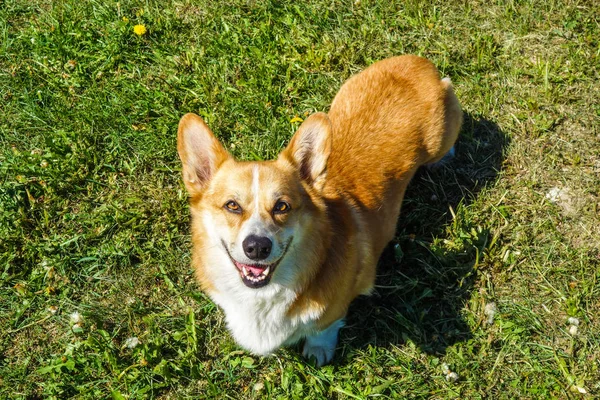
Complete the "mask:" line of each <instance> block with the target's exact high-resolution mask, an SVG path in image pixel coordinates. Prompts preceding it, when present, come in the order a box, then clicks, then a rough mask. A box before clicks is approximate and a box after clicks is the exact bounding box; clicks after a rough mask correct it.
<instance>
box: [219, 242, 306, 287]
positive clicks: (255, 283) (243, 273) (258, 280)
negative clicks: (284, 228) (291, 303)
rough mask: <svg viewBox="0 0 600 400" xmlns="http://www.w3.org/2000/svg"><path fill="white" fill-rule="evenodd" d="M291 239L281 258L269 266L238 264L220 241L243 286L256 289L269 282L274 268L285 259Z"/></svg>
mask: <svg viewBox="0 0 600 400" xmlns="http://www.w3.org/2000/svg"><path fill="white" fill-rule="evenodd" d="M292 239H294V238H293V237H291V238H290V239H289V240H288V242H287V244H286V245H285V248H284V249H283V253H282V254H281V257H279V259H278V260H277V261H275V262H273V263H271V264H244V263H241V262H238V261H236V260H235V259H234V258H233V257H232V256H231V253H230V252H229V249H228V248H227V245H226V244H225V241H224V240H221V243H222V244H223V247H224V248H225V251H226V252H227V255H228V256H229V259H230V260H231V262H232V263H233V265H235V267H236V268H237V270H238V271H239V272H240V277H241V278H242V282H244V285H246V286H248V287H249V288H252V289H258V288H261V287H263V286H266V285H267V284H268V283H269V282H270V281H271V277H272V276H273V272H275V268H277V265H279V263H280V262H281V260H282V259H283V258H284V257H285V254H286V253H287V250H288V248H289V247H290V244H291V243H292Z"/></svg>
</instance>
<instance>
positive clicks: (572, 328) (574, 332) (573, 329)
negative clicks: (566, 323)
mask: <svg viewBox="0 0 600 400" xmlns="http://www.w3.org/2000/svg"><path fill="white" fill-rule="evenodd" d="M578 330H579V328H577V325H571V326H570V327H569V334H570V335H571V336H576V335H577V331H578Z"/></svg>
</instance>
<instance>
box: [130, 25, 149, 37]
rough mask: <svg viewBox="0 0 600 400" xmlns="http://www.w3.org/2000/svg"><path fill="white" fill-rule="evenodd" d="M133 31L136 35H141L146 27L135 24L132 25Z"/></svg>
mask: <svg viewBox="0 0 600 400" xmlns="http://www.w3.org/2000/svg"><path fill="white" fill-rule="evenodd" d="M133 33H135V34H136V35H138V36H142V35H143V34H145V33H146V27H145V26H144V25H136V26H134V27H133Z"/></svg>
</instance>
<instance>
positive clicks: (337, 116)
mask: <svg viewBox="0 0 600 400" xmlns="http://www.w3.org/2000/svg"><path fill="white" fill-rule="evenodd" d="M461 123H462V111H461V108H460V105H459V102H458V100H457V98H456V96H455V94H454V91H453V89H452V85H451V82H450V80H449V79H447V78H445V79H441V80H440V77H439V73H438V71H437V70H436V68H435V67H434V65H433V64H432V63H431V62H429V61H427V60H426V59H424V58H421V57H417V56H410V55H407V56H400V57H394V58H390V59H386V60H383V61H379V62H377V63H375V64H373V65H371V66H370V67H368V68H366V69H365V70H364V71H362V72H361V73H359V74H357V75H355V76H354V77H352V78H350V79H349V80H348V81H347V82H346V83H345V84H344V85H343V86H342V88H341V89H340V91H339V93H338V94H337V95H336V97H335V99H334V100H333V103H332V105H331V108H330V110H329V113H328V114H325V113H316V114H313V115H312V116H310V117H309V118H307V119H306V120H305V121H304V122H303V123H302V124H301V126H300V127H299V129H298V131H297V132H296V133H295V134H294V136H293V137H292V139H291V141H290V143H289V145H288V146H287V147H286V148H285V149H284V150H283V151H282V152H281V154H280V155H279V156H278V158H277V159H276V160H273V161H262V162H239V161H236V160H235V159H234V158H233V157H232V156H231V155H230V154H229V153H228V152H227V151H226V150H225V148H224V147H223V146H222V145H221V144H220V143H219V141H218V140H217V139H216V138H215V136H214V135H213V133H212V132H211V130H210V129H209V128H208V126H207V125H206V124H205V123H204V121H203V120H202V119H201V118H200V117H199V116H197V115H195V114H186V115H184V116H183V117H182V118H181V121H180V122H179V128H178V144H177V149H178V152H179V156H180V158H181V161H182V173H183V180H184V183H185V186H186V188H187V191H188V192H189V197H190V199H189V201H190V211H191V217H192V218H191V230H192V245H193V251H192V267H193V268H194V270H195V275H196V278H197V280H198V282H199V284H200V286H201V288H202V290H204V291H205V293H207V294H208V295H209V296H210V297H211V298H212V300H213V301H214V302H215V303H216V304H217V305H218V306H220V307H221V308H222V309H223V311H224V313H225V319H226V322H227V326H228V329H229V330H230V332H231V334H232V335H233V337H234V339H235V340H236V342H237V343H238V344H239V345H240V346H241V347H243V348H245V349H247V350H248V351H250V352H253V353H256V354H259V355H268V354H271V353H273V352H274V351H275V350H276V349H278V348H279V347H281V346H285V345H290V344H293V343H295V342H298V341H300V340H302V339H305V342H304V349H303V354H304V356H305V357H307V358H314V360H315V361H316V364H317V365H318V366H321V365H323V364H326V363H329V362H330V361H331V360H332V358H333V355H334V351H335V348H336V345H337V339H338V331H339V329H340V328H341V327H342V326H343V325H344V317H345V315H346V312H347V310H348V306H349V305H350V302H351V301H352V300H353V299H354V298H355V297H357V296H358V295H361V294H365V295H366V294H369V293H370V292H371V291H372V290H373V286H374V282H375V269H376V266H377V262H378V260H379V257H380V255H381V253H382V251H383V250H384V248H385V247H386V245H387V244H388V242H390V240H392V239H393V238H394V234H395V230H396V222H397V219H398V216H399V213H400V205H401V203H402V198H403V196H404V192H405V191H406V187H407V185H408V183H409V182H410V180H411V178H412V176H413V175H414V174H415V172H416V171H417V169H418V168H419V167H420V166H421V165H423V164H430V163H435V162H437V161H439V160H441V159H442V157H444V155H445V154H446V153H448V152H449V151H451V149H453V145H454V142H455V140H456V138H457V135H458V132H459V129H460V126H461Z"/></svg>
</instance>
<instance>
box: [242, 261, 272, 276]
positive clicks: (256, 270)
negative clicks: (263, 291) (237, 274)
mask: <svg viewBox="0 0 600 400" xmlns="http://www.w3.org/2000/svg"><path fill="white" fill-rule="evenodd" d="M240 267H246V269H247V270H248V272H250V273H251V274H252V275H254V276H258V275H260V274H262V272H263V271H264V270H265V269H267V267H266V266H265V267H263V266H262V265H248V264H242V263H240Z"/></svg>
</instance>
